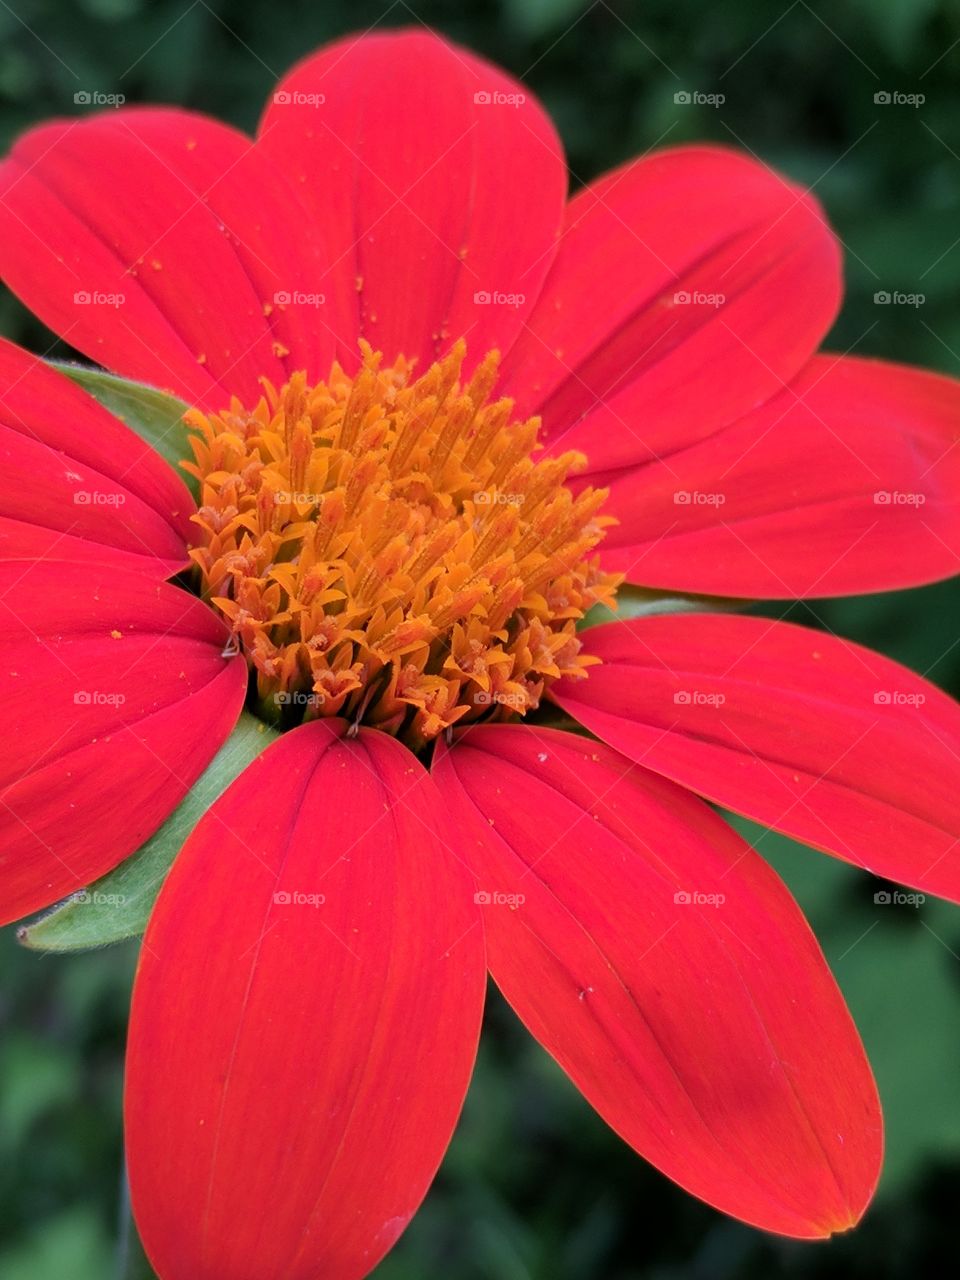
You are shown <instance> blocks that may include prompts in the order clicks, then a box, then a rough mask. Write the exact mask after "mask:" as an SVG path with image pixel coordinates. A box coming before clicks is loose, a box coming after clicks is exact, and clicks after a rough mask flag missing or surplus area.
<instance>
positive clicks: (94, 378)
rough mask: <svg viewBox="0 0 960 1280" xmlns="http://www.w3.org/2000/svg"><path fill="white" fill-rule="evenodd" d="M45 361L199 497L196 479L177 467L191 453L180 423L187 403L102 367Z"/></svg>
mask: <svg viewBox="0 0 960 1280" xmlns="http://www.w3.org/2000/svg"><path fill="white" fill-rule="evenodd" d="M48 363H49V364H51V365H52V366H53V367H54V368H55V369H57V370H59V372H60V373H65V374H66V375H67V377H68V378H71V379H72V380H73V381H74V382H76V383H78V384H79V385H80V386H81V387H83V389H84V391H87V392H89V393H90V395H92V396H93V398H94V399H95V400H99V402H100V403H101V404H102V405H103V407H104V408H105V409H107V410H109V412H110V413H112V414H113V415H114V417H115V418H119V419H120V421H121V422H124V423H126V425H127V426H128V427H129V428H130V429H131V431H135V432H136V433H137V435H138V436H140V438H141V439H142V440H145V441H146V442H147V444H148V445H150V447H151V448H153V449H156V451H157V453H159V454H160V456H161V458H165V459H166V461H167V462H169V463H170V465H171V467H173V469H174V471H176V473H177V475H178V476H180V478H181V479H182V480H184V481H185V482H186V485H187V488H188V489H189V490H190V492H191V493H192V494H193V496H194V498H197V497H199V493H200V487H199V485H198V484H197V481H196V479H195V478H194V477H193V476H191V475H189V474H188V473H187V472H185V471H184V470H183V468H182V467H181V466H180V463H181V461H182V460H183V459H184V458H190V457H192V456H193V455H192V452H191V449H190V438H189V433H188V431H187V429H186V427H185V426H184V424H183V415H184V414H185V413H186V411H187V409H188V408H189V405H186V404H184V402H183V401H182V400H178V399H177V398H176V396H170V395H167V393H166V392H165V391H158V390H157V389H156V387H148V386H146V385H145V384H144V383H142V382H130V381H129V380H128V379H127V378H116V377H114V375H113V374H112V373H104V372H103V370H102V369H88V368H87V367H86V366H85V365H79V364H67V363H66V362H64V361H62V360H50V361H48Z"/></svg>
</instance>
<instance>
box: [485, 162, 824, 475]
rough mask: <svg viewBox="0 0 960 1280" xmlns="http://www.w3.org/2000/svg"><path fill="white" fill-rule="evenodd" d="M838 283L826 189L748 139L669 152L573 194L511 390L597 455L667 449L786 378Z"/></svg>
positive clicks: (515, 361) (517, 351)
mask: <svg viewBox="0 0 960 1280" xmlns="http://www.w3.org/2000/svg"><path fill="white" fill-rule="evenodd" d="M707 295H711V296H712V295H718V296H722V297H723V298H724V299H725V301H724V302H723V304H722V305H719V306H714V305H711V304H710V303H709V302H708V301H704V300H703V298H704V297H706V296H707ZM682 296H689V297H691V298H692V299H694V300H693V301H691V302H689V303H683V302H679V303H678V302H677V301H676V300H677V298H678V297H682ZM839 297H840V268H839V254H838V249H837V245H836V242H835V240H834V238H833V235H832V234H831V232H830V230H829V229H828V227H827V226H826V224H825V223H824V221H823V218H822V215H821V213H820V211H819V208H818V207H817V205H816V202H815V201H814V200H813V198H812V197H811V196H809V195H805V194H804V193H803V192H802V191H800V190H799V189H798V188H797V187H794V186H792V185H791V184H790V183H788V182H786V181H785V180H784V179H783V178H781V177H779V176H778V175H777V174H775V173H773V172H772V171H771V170H769V169H767V168H766V167H765V166H763V165H760V164H756V163H755V162H754V161H752V160H750V159H748V158H747V157H745V156H743V155H740V154H738V153H736V152H732V151H725V150H722V149H720V148H707V147H695V148H694V147H690V148H682V149H680V150H676V151H662V152H659V153H657V154H655V155H652V156H649V157H646V158H644V159H640V160H636V161H634V162H632V163H631V164H629V165H626V166H624V167H623V168H622V169H619V170H616V171H615V172H613V173H610V174H607V175H606V176H605V177H603V178H601V179H599V181H597V182H595V183H593V184H592V185H591V186H589V187H587V188H586V189H585V190H584V191H582V192H580V194H579V195H578V196H577V197H576V199H574V200H573V201H572V203H571V204H570V207H569V212H568V217H567V225H566V230H565V231H564V234H563V238H562V240H561V244H560V250H559V252H558V254H557V257H556V260H555V262H554V265H553V268H552V270H551V272H550V275H549V277H548V279H547V282H546V285H545V287H544V289H543V291H542V293H541V296H540V300H539V302H538V304H537V307H536V310H535V311H534V313H533V315H532V316H531V318H530V321H529V325H528V327H527V328H526V329H525V331H524V333H523V335H522V336H521V337H520V339H519V341H518V342H517V343H516V345H515V346H514V348H513V350H512V352H511V353H510V356H509V357H508V359H507V361H506V363H505V369H504V372H505V382H506V390H507V391H508V392H509V394H511V395H514V396H516V397H517V398H518V401H519V405H520V407H521V409H524V410H526V411H527V412H538V413H541V414H542V415H543V420H544V429H545V439H546V440H547V441H549V442H551V443H553V444H554V446H555V447H558V448H559V447H561V446H562V447H563V448H577V449H583V450H584V452H586V454H587V456H588V457H589V459H590V465H591V469H594V470H599V469H603V468H607V467H618V466H626V465H632V464H634V463H637V462H639V461H641V460H647V459H650V458H657V457H661V456H662V455H664V454H665V453H671V452H672V451H673V450H675V449H677V448H680V447H682V446H683V445H686V444H690V443H691V442H692V441H694V440H697V439H700V438H702V437H704V436H707V435H710V434H711V433H712V432H713V431H715V430H716V429H717V428H718V427H720V426H723V425H725V424H726V423H728V422H731V421H733V420H734V419H735V418H737V417H739V416H740V415H741V414H743V413H745V412H746V411H747V410H748V409H752V408H753V406H754V405H756V404H757V403H759V402H761V401H763V400H765V399H767V398H768V397H769V396H771V395H773V394H774V393H775V392H777V391H779V390H780V389H781V387H782V386H783V383H784V381H785V380H787V379H789V378H791V377H792V376H793V375H794V374H795V373H796V372H797V370H798V369H799V368H800V367H801V366H802V365H803V364H804V363H805V362H806V360H807V359H808V358H809V356H810V355H811V354H812V353H813V351H814V350H815V349H816V347H817V345H818V344H819V342H820V340H821V338H822V337H823V335H824V334H825V333H826V331H827V329H828V328H829V326H830V324H831V322H832V320H833V318H834V316H835V314H836V311H837V307H838V304H839ZM697 298H699V299H700V301H697V300H696V299H697Z"/></svg>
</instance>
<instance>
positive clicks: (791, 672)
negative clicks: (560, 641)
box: [553, 614, 960, 901]
mask: <svg viewBox="0 0 960 1280" xmlns="http://www.w3.org/2000/svg"><path fill="white" fill-rule="evenodd" d="M582 638H583V642H584V650H585V652H587V653H591V654H594V655H595V656H597V657H599V658H601V659H602V664H601V665H600V666H596V667H591V668H590V677H589V679H587V680H584V681H582V682H580V683H578V684H573V683H572V682H568V681H565V682H562V683H560V684H558V685H557V686H556V687H555V688H554V690H553V696H555V698H556V701H557V702H558V703H559V704H560V705H561V706H562V707H563V708H564V710H565V711H567V712H569V714H570V715H572V716H574V717H575V718H576V719H577V720H579V721H580V723H581V724H583V725H585V726H586V727H587V728H588V729H590V730H591V731H592V732H593V733H595V734H596V735H597V736H598V737H599V738H602V739H603V740H604V741H605V742H608V743H610V745H611V746H613V747H616V749H617V750H618V751H621V752H622V753H623V754H624V755H626V756H628V757H629V758H630V759H631V760H635V761H637V763H639V764H642V765H644V766H645V767H646V768H648V769H654V770H656V771H657V772H658V773H662V774H665V775H666V776H667V777H669V778H672V779H674V781H676V782H679V783H681V784H682V785H683V786H685V787H690V788H691V789H692V790H694V791H698V792H699V793H700V794H701V795H704V796H706V797H707V798H708V799H709V800H713V801H715V802H716V803H717V804H720V805H723V806H724V807H725V808H728V809H733V810H736V812H738V813H742V814H745V815H746V816H747V817H748V818H753V819H754V820H755V821H757V822H762V823H763V824H764V825H765V826H768V827H773V828H775V829H776V830H777V831H783V832H784V833H785V834H787V835H789V836H793V837H794V838H795V839H797V840H802V841H804V842H805V843H807V844H811V845H814V846H816V847H817V848H818V849H823V850H824V851H825V852H826V853H832V854H834V855H836V856H837V857H838V858H843V859H845V860H846V861H848V862H853V863H856V864H857V865H858V866H861V867H866V868H867V869H868V870H869V871H872V872H874V874H876V875H879V876H885V877H887V878H889V879H891V880H901V881H903V882H904V883H905V884H909V885H913V886H915V887H916V888H918V889H921V890H923V891H924V892H926V893H936V894H940V895H941V896H942V897H945V898H952V899H953V900H954V901H960V787H958V785H957V779H958V771H960V706H958V705H957V704H956V703H955V702H954V701H953V700H952V699H951V698H948V697H947V695H946V694H944V693H942V692H941V691H940V690H939V689H937V688H936V687H935V686H934V685H932V684H930V682H929V681H927V680H923V679H921V678H920V677H919V676H917V675H914V674H913V672H912V671H908V670H907V669H906V668H905V667H901V666H900V665H899V664H898V663H896V662H891V661H890V660H889V659H888V658H884V657H881V656H880V654H877V653H873V652H871V651H870V650H869V649H864V648H862V647H861V646H860V645H856V644H852V643H850V642H849V641H847V640H840V639H838V638H836V637H835V636H831V635H824V634H822V633H820V632H815V631H811V630H810V629H809V628H806V627H798V626H794V625H792V624H790V623H786V622H772V621H770V620H769V619H767V618H755V617H735V616H724V615H720V614H682V615H679V614H678V615H672V616H662V617H654V618H646V619H643V620H642V621H640V620H638V621H635V622H630V623H620V622H612V623H609V624H608V625H605V626H602V627H595V628H589V629H588V630H587V631H585V632H584V633H583V637H582Z"/></svg>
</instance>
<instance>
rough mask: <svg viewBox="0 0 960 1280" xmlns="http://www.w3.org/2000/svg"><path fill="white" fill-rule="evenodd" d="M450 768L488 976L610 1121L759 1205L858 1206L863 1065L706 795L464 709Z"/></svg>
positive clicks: (827, 1213) (746, 853)
mask: <svg viewBox="0 0 960 1280" xmlns="http://www.w3.org/2000/svg"><path fill="white" fill-rule="evenodd" d="M438 782H439V784H440V785H441V787H442V788H443V790H444V795H445V799H446V802H447V805H448V806H449V807H450V809H451V812H452V816H453V818H454V820H455V821H456V822H457V824H458V829H459V830H460V832H461V833H462V836H463V846H464V850H465V852H466V854H467V856H468V857H469V858H470V859H471V860H472V861H473V866H474V870H475V872H476V875H477V877H478V879H479V882H480V887H481V893H482V894H485V895H486V896H487V897H488V898H490V899H491V900H490V901H489V903H488V905H486V906H485V908H484V925H485V930H486V934H487V947H488V953H489V960H490V967H491V971H492V973H493V976H494V978H495V979H496V981H497V983H498V985H499V986H500V987H501V989H502V990H503V993H504V995H505V996H506V998H507V1000H509V1002H510V1003H511V1004H512V1005H513V1007H514V1009H516V1011H517V1013H518V1014H519V1016H520V1017H521V1018H522V1019H523V1021H524V1023H525V1024H526V1025H527V1027H528V1028H529V1029H530V1031H531V1032H532V1034H533V1035H534V1036H535V1037H536V1038H537V1040H539V1041H540V1043H541V1044H542V1045H543V1046H544V1047H545V1048H546V1049H547V1050H548V1051H549V1052H550V1053H551V1054H553V1056H554V1057H555V1058H556V1059H557V1061H558V1062H559V1063H560V1065H561V1066H562V1067H563V1069H564V1070H565V1071H566V1072H567V1073H568V1074H569V1075H570V1077H571V1078H572V1079H573V1081H574V1083H575V1084H576V1085H577V1086H578V1088H580V1089H581V1090H582V1092H583V1093H584V1094H585V1096H586V1097H587V1099H588V1100H589V1101H590V1102H591V1103H592V1105H593V1106H594V1107H596V1109H597V1110H598V1111H599V1112H600V1114H601V1115H602V1116H603V1118H604V1119H605V1120H606V1121H607V1123H608V1124H610V1125H611V1126H612V1127H613V1128H614V1129H615V1130H616V1131H617V1133H619V1134H620V1135H621V1137H623V1138H624V1139H625V1140H626V1141H627V1142H629V1143H630V1144H631V1146H633V1147H635V1148H636V1149H637V1150H638V1151H639V1152H640V1153H641V1154H642V1155H644V1156H645V1157H646V1158H647V1159H648V1160H651V1161H652V1162H653V1163H654V1164H655V1165H656V1166H657V1167H658V1168H659V1169H661V1170H663V1172H664V1173H666V1174H668V1175H669V1176H670V1177H671V1178H673V1179H674V1180H675V1181H677V1182H679V1183H680V1185H681V1186H683V1187H685V1188H686V1189H687V1190H689V1191H691V1192H693V1193H694V1194H695V1195H698V1196H700V1197H701V1198H703V1199H704V1200H707V1201H708V1202H709V1203H710V1204H713V1205H714V1206H716V1207H717V1208H719V1209H722V1210H723V1211H724V1212H726V1213H731V1214H734V1215H735V1216H737V1217H739V1218H743V1219H744V1220H745V1221H747V1222H750V1223H752V1224H753V1225H755V1226H759V1227H763V1228H765V1229H766V1230H769V1231H779V1232H782V1233H784V1234H786V1235H793V1236H821V1235H828V1234H829V1233H830V1232H832V1231H837V1230H842V1229H843V1228H844V1227H847V1226H849V1225H851V1224H852V1223H853V1222H855V1221H856V1220H857V1219H858V1218H859V1216H860V1214H861V1213H862V1211H863V1209H864V1206H865V1205H866V1203H867V1201H868V1200H869V1198H870V1194H871V1192H872V1190H873V1187H874V1184H875V1182H876V1178H877V1174H878V1172H879V1165H880V1156H881V1121H880V1110H879V1102H878V1099H877V1096H876V1090H875V1087H874V1084H873V1080H872V1077H871V1075H870V1068H869V1066H868V1064H867V1061H866V1059H865V1057H864V1054H863V1049H862V1046H861V1044H860V1041H859V1038H858V1036H857V1033H856V1028H855V1027H854V1025H853V1022H852V1021H851V1019H850V1015H849V1014H848V1013H847V1010H846V1007H845V1005H844V1003H843V998H842V997H841V995H840V992H839V991H838V990H837V987H836V984H835V983H834V981H833V978H832V977H831V974H830V971H829V969H828V968H827V965H826V962H825V961H824V959H823V956H822V955H821V953H820V950H819V948H818V946H817V943H816V940H815V939H814V937H813V935H812V934H811V932H810V930H809V928H808V927H807V924H806V921H805V920H804V918H803V916H802V914H801V913H800V910H799V909H798V907H797V906H796V904H795V903H794V901H793V899H792V898H791V897H790V895H789V893H788V892H787V890H786V888H785V887H784V885H783V884H782V883H781V882H780V881H779V880H778V879H777V877H776V876H775V875H774V873H773V872H772V871H771V870H770V868H769V867H768V866H766V864H765V863H764V862H763V861H762V860H761V859H760V858H759V857H758V856H757V855H756V854H755V853H754V852H753V850H751V849H750V848H749V847H748V846H747V845H746V844H744V842H743V841H742V840H741V839H740V837H739V836H737V835H736V834H735V833H734V832H733V831H731V830H730V828H729V827H727V826H726V824H725V823H724V822H723V821H721V819H720V818H718V817H717V816H716V815H715V814H713V813H712V812H711V811H710V810H709V809H708V807H707V806H706V805H704V804H703V803H702V802H701V801H699V800H697V799H696V798H695V797H694V796H691V795H688V794H686V793H685V792H683V791H681V790H680V789H679V788H677V787H675V786H673V785H672V784H671V783H668V782H665V781H664V780H663V779H661V778H657V777H656V776H655V775H653V774H649V773H647V772H646V770H643V769H637V768H636V767H635V766H633V765H631V764H630V763H629V762H628V761H626V760H625V759H624V758H623V757H622V756H618V755H617V754H616V753H615V752H613V751H611V750H609V748H607V747H604V746H601V745H599V744H592V743H585V742H584V741H583V740H582V739H579V738H577V737H575V736H573V735H572V734H566V733H558V732H556V731H550V730H547V731H543V732H541V731H540V730H530V729H528V728H526V727H525V726H516V727H506V728H505V727H488V728H479V729H475V730H473V729H471V730H468V731H466V732H464V733H463V734H461V735H458V737H457V740H456V741H455V744H454V746H453V747H452V749H450V750H449V751H447V752H445V753H444V754H443V756H442V759H441V762H440V765H439V771H438ZM497 895H500V896H501V898H502V897H503V896H504V895H518V896H517V897H516V898H515V900H514V902H513V905H512V907H511V905H509V902H504V901H498V900H497ZM685 898H694V901H685V900H684V899H685ZM717 901H719V905H715V903H716V902H717Z"/></svg>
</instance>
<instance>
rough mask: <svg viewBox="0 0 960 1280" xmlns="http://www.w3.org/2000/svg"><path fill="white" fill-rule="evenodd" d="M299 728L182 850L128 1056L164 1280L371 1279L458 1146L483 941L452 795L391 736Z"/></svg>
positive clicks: (131, 1115)
mask: <svg viewBox="0 0 960 1280" xmlns="http://www.w3.org/2000/svg"><path fill="white" fill-rule="evenodd" d="M346 729H347V726H346V724H345V723H344V722H343V721H338V720H324V721H316V722H314V723H312V724H309V725H306V726H303V727H301V728H299V729H296V730H294V731H292V732H291V733H288V734H285V735H284V736H283V737H282V738H281V739H280V741H278V742H277V743H276V744H275V745H274V746H273V747H271V748H269V749H268V750H267V751H266V752H265V753H264V754H263V755H262V756H260V757H259V758H258V759H257V760H256V761H255V762H254V763H253V764H252V765H251V766H250V767H249V768H248V769H247V770H246V772H245V773H243V774H242V775H241V776H240V777H239V778H238V779H237V781H236V782H235V783H234V784H233V785H232V786H231V787H230V789H229V790H228V791H227V792H225V793H224V795H223V796H222V797H221V798H220V800H218V801H217V803H216V804H215V805H214V807H213V809H212V810H211V811H210V813H209V814H208V815H207V816H206V817H205V818H204V820H203V821H202V822H201V823H200V825H199V826H198V827H197V829H196V831H195V832H194V834H193V835H192V836H191V838H190V839H189V840H188V842H187V844H186V845H185V846H184V849H183V852H182V853H181V854H180V856H179V857H178V859H177V861H176V863H175V865H174V867H173V870H172V872H171V874H170V877H169V879H168V880H167V882H166V884H165V885H164V888H163V891H162V892H161V895H160V898H159V900H158V903H157V907H156V910H155V912H154V915H153V918H152V919H151V922H150V926H149V928H148V930H147V934H146V938H145V940H144V946H143V951H142V954H141V959H140V967H139V971H138V974H137V980H136V985H135V990H134V997H133V1011H132V1015H131V1024H130V1040H129V1046H128V1053H127V1064H128V1065H127V1082H126V1123H127V1150H128V1163H129V1169H130V1183H131V1192H132V1197H133V1207H134V1212H135V1215H136V1219H137V1223H138V1226H139V1228H140V1233H141V1236H142V1238H143V1241H144V1244H145V1246H146V1249H147V1252H148V1254H149V1255H150V1258H151V1260H152V1262H153V1265H154V1266H155V1267H156V1269H157V1270H158V1272H159V1274H160V1275H161V1276H162V1277H163V1280H223V1277H224V1276H230V1277H231V1280H315V1278H316V1277H317V1276H323V1277H324V1280H359V1277H362V1276H365V1275H367V1273H368V1272H369V1271H371V1270H372V1269H373V1268H374V1267H375V1266H376V1264H377V1262H378V1261H379V1260H380V1258H381V1257H382V1256H383V1255H384V1254H385V1253H386V1252H387V1250H388V1249H389V1248H390V1247H391V1246H392V1245H393V1244H394V1242H395V1241H396V1240H397V1238H398V1237H399V1235H400V1234H401V1232H402V1231H403V1229H404V1228H405V1227H406V1225H407V1223H408V1222H409V1220H410V1218H411V1217H412V1216H413V1214H414V1213H415V1212H416V1209H417V1207H418V1205H419V1204H420V1201H421V1199H422V1198H423V1196H424V1193H425V1192H426V1190H427V1187H428V1186H429V1184H430V1181H431V1179H432V1178H433V1175H434V1172H435V1171H436V1168H437V1166H438V1164H439V1163H440V1160H441V1157H442V1155H443V1152H444V1150H445V1148H446V1146H447V1143H448V1142H449V1140H450V1136H451V1133H452V1132H453V1128H454V1125H455V1124H456V1121H457V1116H458V1114H459V1112H460V1107H461V1103H462V1101H463V1097H464V1093H465V1091H466V1087H467V1082H468V1080H469V1077H470V1073H471V1069H472V1066H473V1061H474V1055H475V1052H476V1045H477V1036H478V1033H479V1025H480V1017H481V1011H482V1006H483V996H484V983H485V969H484V950H483V934H482V927H481V924H480V920H479V916H478V913H477V908H476V906H475V904H474V901H473V890H472V886H471V884H470V882H469V876H468V875H467V873H466V871H465V869H464V868H463V866H462V865H461V863H460V862H459V861H458V859H457V858H456V857H455V856H454V855H453V853H452V852H451V850H450V849H449V847H448V846H447V845H446V843H445V837H444V836H442V835H441V834H440V828H439V826H438V823H437V812H438V809H439V797H438V796H437V794H436V789H435V787H434V785H433V783H432V781H431V779H430V778H429V776H428V775H427V774H426V773H425V772H424V770H423V768H422V767H421V766H420V765H419V764H418V763H417V761H416V760H415V758H414V757H413V756H412V755H411V754H410V753H409V752H408V751H407V750H406V748H404V747H402V746H401V745H400V744H399V743H397V742H396V741H395V740H393V739H392V738H388V737H387V736H386V735H385V734H383V733H379V732H373V731H368V730H364V731H362V732H361V733H360V736H359V738H358V739H357V740H350V739H347V738H345V737H343V736H342V735H343V734H344V733H345V731H346Z"/></svg>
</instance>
